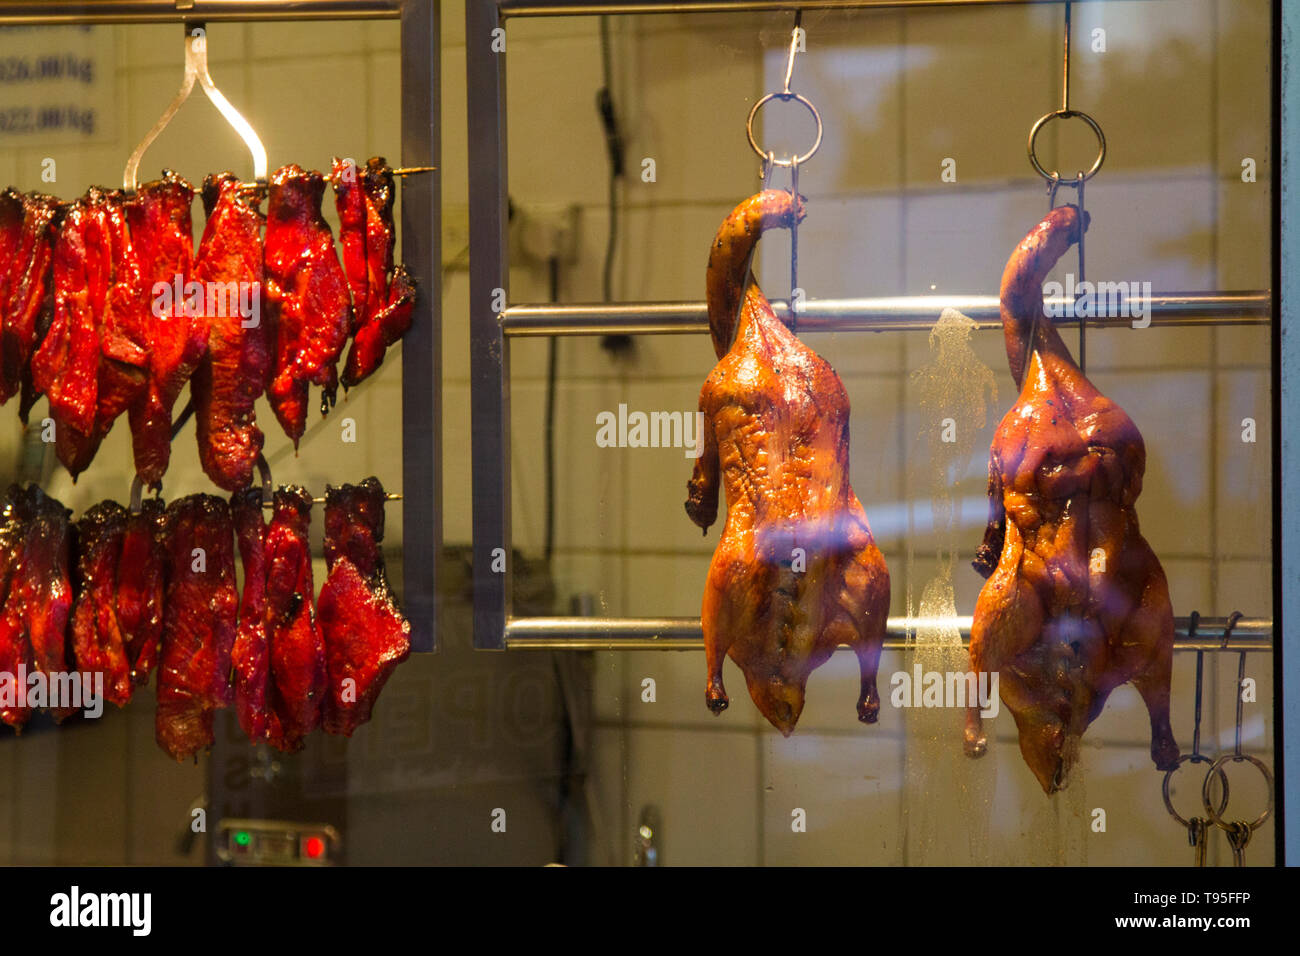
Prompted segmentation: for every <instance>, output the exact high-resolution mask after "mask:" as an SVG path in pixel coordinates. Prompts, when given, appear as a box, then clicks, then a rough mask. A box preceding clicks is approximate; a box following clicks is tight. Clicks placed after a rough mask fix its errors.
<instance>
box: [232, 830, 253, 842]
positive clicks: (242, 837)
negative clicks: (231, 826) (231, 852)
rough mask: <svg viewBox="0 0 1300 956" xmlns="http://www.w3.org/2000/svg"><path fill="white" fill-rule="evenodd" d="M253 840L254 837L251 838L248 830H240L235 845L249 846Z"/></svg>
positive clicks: (236, 835)
mask: <svg viewBox="0 0 1300 956" xmlns="http://www.w3.org/2000/svg"><path fill="white" fill-rule="evenodd" d="M251 839H252V837H250V836H249V835H248V831H247V830H240V831H239V832H237V833H236V834H235V845H236V846H248V844H249V841H250V840H251Z"/></svg>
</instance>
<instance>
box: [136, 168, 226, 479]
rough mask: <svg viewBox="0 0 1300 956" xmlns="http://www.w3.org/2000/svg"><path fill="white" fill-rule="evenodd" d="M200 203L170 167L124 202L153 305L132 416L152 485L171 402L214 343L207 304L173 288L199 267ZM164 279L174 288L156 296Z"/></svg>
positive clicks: (166, 442)
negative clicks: (196, 207)
mask: <svg viewBox="0 0 1300 956" xmlns="http://www.w3.org/2000/svg"><path fill="white" fill-rule="evenodd" d="M193 202H194V187H192V186H191V185H190V184H189V183H188V182H186V181H185V179H184V178H182V177H181V176H178V175H177V174H176V173H174V172H172V171H171V170H169V169H165V170H163V178H162V179H156V180H153V181H152V182H148V183H145V184H144V185H143V186H141V187H140V188H139V189H138V190H137V191H136V194H135V195H134V196H132V197H131V198H130V199H129V200H128V201H127V202H126V206H125V208H126V217H127V222H128V223H129V225H130V229H131V241H132V243H133V245H134V247H135V251H136V255H137V257H138V259H139V261H140V264H141V268H142V280H143V286H144V289H145V290H146V291H147V292H148V296H149V305H150V309H149V315H148V317H147V321H146V322H145V326H144V343H145V347H146V348H147V349H148V351H149V362H148V379H149V381H148V385H147V387H146V388H144V389H143V390H142V391H141V393H140V395H139V396H138V397H137V398H136V399H135V401H134V402H132V403H131V408H130V416H129V417H130V422H131V444H132V450H133V451H134V453H135V471H136V474H137V475H139V476H140V478H141V480H142V481H143V482H144V483H145V485H146V486H148V487H158V486H159V484H160V483H161V481H162V476H163V473H164V472H166V470H167V464H168V462H169V461H170V458H171V438H172V436H171V431H172V407H173V406H174V405H175V404H176V398H177V396H179V395H180V393H181V389H183V388H184V387H185V383H186V382H188V381H189V380H190V376H191V375H192V374H193V373H194V369H195V368H196V367H197V366H198V364H199V360H200V359H202V358H203V354H204V352H206V351H207V347H208V319H207V316H206V314H205V308H198V309H187V308H186V303H185V298H184V296H182V297H181V298H180V299H179V300H178V298H177V297H176V295H175V293H174V290H175V289H177V288H179V289H181V290H182V292H184V290H185V288H186V284H187V283H188V282H189V281H190V278H191V273H192V271H193V268H194V236H193V229H194V225H193V221H192V219H191V216H190V207H191V206H192V205H193ZM159 283H161V284H163V285H165V286H166V287H167V288H168V289H169V290H173V291H169V292H168V293H166V294H165V296H157V297H156V296H155V295H154V293H153V289H154V288H155V287H156V286H157V285H158V284H159ZM168 303H170V307H169V308H168V307H167V305H168ZM205 306H206V303H205Z"/></svg>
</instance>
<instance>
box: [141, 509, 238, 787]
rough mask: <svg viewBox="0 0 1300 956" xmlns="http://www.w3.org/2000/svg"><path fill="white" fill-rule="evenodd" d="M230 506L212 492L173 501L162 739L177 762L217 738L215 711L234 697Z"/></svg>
mask: <svg viewBox="0 0 1300 956" xmlns="http://www.w3.org/2000/svg"><path fill="white" fill-rule="evenodd" d="M234 534H235V533H234V527H233V524H232V522H231V517H230V507H229V505H227V504H226V502H225V501H223V500H222V499H221V498H217V497H214V496H213V495H190V496H189V497H187V498H181V499H179V500H177V501H174V502H172V503H171V505H169V506H168V508H167V516H166V547H167V557H168V575H167V597H166V606H165V608H164V612H163V645H162V660H161V663H160V664H159V667H158V712H157V715H156V722H155V732H156V736H157V740H158V746H160V747H161V748H162V749H163V750H164V751H166V752H167V753H168V754H170V755H171V756H172V757H174V758H176V759H177V760H178V761H183V760H186V759H188V758H190V757H193V756H195V755H196V754H197V753H198V752H199V751H201V750H206V749H207V748H208V747H210V746H211V745H212V742H213V715H214V713H215V712H216V711H217V710H218V709H220V708H222V707H228V706H230V704H231V703H232V702H233V699H234V690H233V687H232V686H231V683H230V658H231V651H232V648H233V645H234V643H235V630H236V619H237V617H238V613H239V594H238V592H237V590H236V588H235V536H234Z"/></svg>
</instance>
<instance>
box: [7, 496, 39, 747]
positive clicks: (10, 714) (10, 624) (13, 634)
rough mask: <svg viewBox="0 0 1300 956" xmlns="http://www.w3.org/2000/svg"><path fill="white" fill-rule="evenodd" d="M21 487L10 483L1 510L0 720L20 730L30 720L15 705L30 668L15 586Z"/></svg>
mask: <svg viewBox="0 0 1300 956" xmlns="http://www.w3.org/2000/svg"><path fill="white" fill-rule="evenodd" d="M21 493H22V492H21V490H20V489H19V487H18V486H17V485H11V486H10V487H9V491H8V492H7V493H6V495H5V498H4V504H3V511H2V512H0V695H3V696H4V697H6V698H7V700H5V701H4V702H0V721H2V722H4V723H6V724H8V725H9V726H10V727H13V728H14V729H15V730H18V731H21V730H22V728H23V726H24V725H25V724H26V723H27V721H28V720H30V719H31V716H32V711H31V708H30V707H20V706H19V705H18V684H17V681H18V676H17V675H18V674H19V673H20V671H26V672H30V671H31V669H32V652H31V645H30V644H28V642H27V629H26V624H25V619H26V616H25V614H24V610H25V609H24V607H23V603H22V596H21V594H19V593H18V591H17V589H16V588H15V586H14V585H15V583H16V581H17V577H18V575H17V572H18V568H19V565H20V563H21V558H22V550H23V538H24V537H25V535H26V531H27V521H26V519H25V517H24V516H23V515H21V514H20V513H19V510H18V506H17V505H18V496H19V495H20V494H21Z"/></svg>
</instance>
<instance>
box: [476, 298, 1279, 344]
mask: <svg viewBox="0 0 1300 956" xmlns="http://www.w3.org/2000/svg"><path fill="white" fill-rule="evenodd" d="M1044 301H1045V302H1046V303H1047V305H1048V306H1049V307H1052V306H1055V307H1057V310H1058V311H1063V310H1064V308H1065V306H1066V304H1067V300H1066V299H1065V297H1062V296H1057V297H1053V298H1050V299H1046V300H1044ZM772 308H773V310H774V311H775V312H776V314H777V316H778V317H779V318H781V319H783V320H784V319H785V318H786V317H787V316H788V315H789V311H790V307H789V304H788V303H786V302H784V301H776V302H773V303H772ZM945 308H952V309H956V310H957V311H959V312H961V313H962V314H963V315H966V316H967V317H968V318H970V319H973V320H974V321H975V322H976V324H977V327H978V328H981V329H993V328H997V329H1000V328H1002V320H1001V317H1000V306H999V303H998V297H997V296H995V295H949V296H941V295H916V296H888V297H883V298H872V299H811V300H804V303H803V304H802V305H801V306H800V307H799V308H798V309H797V310H796V317H795V318H796V327H797V328H798V329H799V331H800V332H854V331H858V332H865V331H870V332H898V331H906V330H912V329H925V330H927V331H928V330H929V329H931V328H933V327H934V323H935V320H936V319H938V317H939V313H940V312H942V311H943V310H944V309H945ZM1271 313H1272V299H1271V298H1270V296H1269V294H1268V293H1267V292H1258V291H1247V292H1195V293H1185V292H1171V293H1166V294H1164V295H1153V296H1152V297H1151V302H1150V309H1149V311H1147V312H1146V315H1148V316H1149V317H1150V319H1151V324H1152V325H1170V326H1173V325H1214V326H1218V325H1268V324H1269V321H1270V316H1271ZM1055 321H1056V322H1057V323H1058V324H1059V325H1064V326H1071V325H1074V324H1075V323H1076V321H1077V320H1076V319H1073V318H1058V319H1056V320H1055ZM1133 321H1134V320H1133V319H1131V318H1128V317H1123V318H1118V319H1099V318H1096V317H1090V318H1089V319H1088V324H1089V326H1090V327H1092V328H1102V329H1104V328H1107V327H1116V328H1129V327H1131V324H1132V322H1133ZM500 323H501V327H502V329H503V330H504V331H505V334H506V335H507V336H508V337H512V338H513V337H525V336H538V335H615V334H624V335H635V334H642V335H646V334H686V333H695V332H707V331H708V330H709V317H708V311H707V309H706V308H705V305H704V303H703V302H628V303H616V304H615V303H612V304H604V303H589V304H584V305H562V306H556V305H512V306H510V307H508V308H507V309H506V310H505V311H504V312H503V313H501V316H500Z"/></svg>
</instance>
